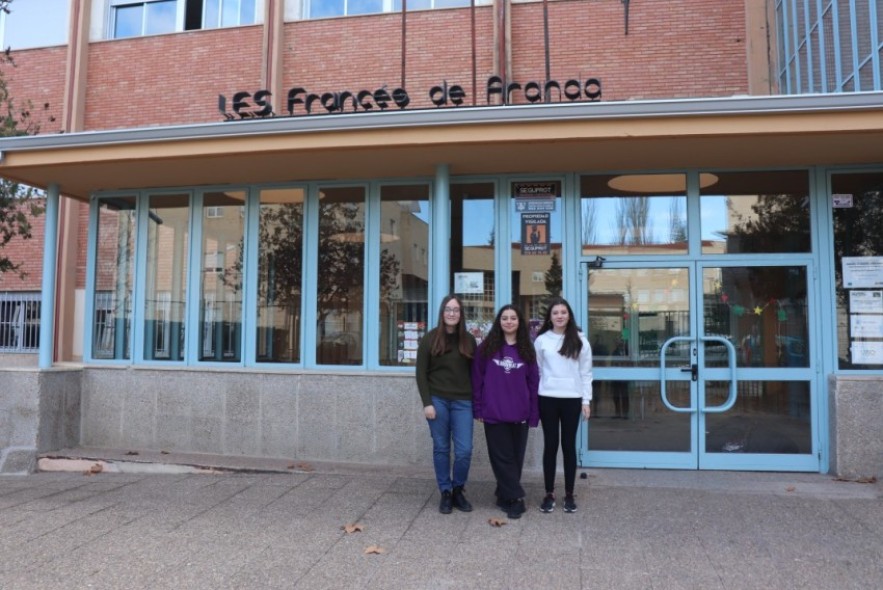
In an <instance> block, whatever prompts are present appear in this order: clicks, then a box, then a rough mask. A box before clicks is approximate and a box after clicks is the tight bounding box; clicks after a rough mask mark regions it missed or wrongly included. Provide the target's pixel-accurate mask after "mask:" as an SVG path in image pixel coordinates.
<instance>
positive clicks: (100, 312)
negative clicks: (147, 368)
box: [92, 196, 152, 359]
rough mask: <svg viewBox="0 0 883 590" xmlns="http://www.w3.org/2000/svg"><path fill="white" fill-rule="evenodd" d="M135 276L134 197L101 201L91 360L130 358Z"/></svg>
mask: <svg viewBox="0 0 883 590" xmlns="http://www.w3.org/2000/svg"><path fill="white" fill-rule="evenodd" d="M151 223H152V221H151ZM134 272H135V197H134V196H120V197H113V198H105V199H102V200H101V202H100V206H99V208H98V236H97V252H96V256H95V285H94V288H93V291H94V293H95V298H94V300H93V308H94V309H93V316H92V358H98V359H129V358H131V342H130V341H129V332H130V329H131V326H132V279H133V276H134Z"/></svg>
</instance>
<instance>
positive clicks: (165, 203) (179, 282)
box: [144, 193, 190, 361]
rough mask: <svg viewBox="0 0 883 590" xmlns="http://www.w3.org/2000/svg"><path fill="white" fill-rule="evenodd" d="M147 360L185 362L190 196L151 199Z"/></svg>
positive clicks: (148, 255) (146, 300)
mask: <svg viewBox="0 0 883 590" xmlns="http://www.w3.org/2000/svg"><path fill="white" fill-rule="evenodd" d="M148 208H149V212H148V220H147V276H146V278H145V282H146V285H145V292H146V294H145V299H144V307H145V309H144V359H145V360H162V361H180V360H183V359H184V320H185V319H186V314H185V312H186V308H187V304H186V302H187V260H188V255H189V248H188V241H189V239H190V234H189V231H188V228H189V226H190V195H189V194H188V193H179V194H157V195H150V197H149V199H148Z"/></svg>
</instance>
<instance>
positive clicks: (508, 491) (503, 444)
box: [484, 422, 528, 500]
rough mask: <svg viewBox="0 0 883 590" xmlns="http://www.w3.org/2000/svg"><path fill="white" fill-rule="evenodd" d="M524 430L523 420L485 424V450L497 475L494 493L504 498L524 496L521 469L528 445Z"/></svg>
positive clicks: (510, 498) (526, 428) (511, 498)
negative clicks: (520, 421)
mask: <svg viewBox="0 0 883 590" xmlns="http://www.w3.org/2000/svg"><path fill="white" fill-rule="evenodd" d="M527 430H528V426H527V423H526V422H522V423H519V424H513V423H504V424H488V423H485V425H484V438H485V440H486V441H487V454H488V458H489V459H490V460H491V469H493V470H494V477H495V478H496V479H497V494H499V496H500V498H502V499H503V500H517V499H519V498H523V497H524V488H523V487H521V472H522V470H523V468H524V453H525V451H526V449H527Z"/></svg>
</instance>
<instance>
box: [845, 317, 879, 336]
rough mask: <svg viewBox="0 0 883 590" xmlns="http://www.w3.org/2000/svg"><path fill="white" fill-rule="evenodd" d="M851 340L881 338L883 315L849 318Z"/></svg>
mask: <svg viewBox="0 0 883 590" xmlns="http://www.w3.org/2000/svg"><path fill="white" fill-rule="evenodd" d="M849 336H850V337H851V338H883V315H851V316H849Z"/></svg>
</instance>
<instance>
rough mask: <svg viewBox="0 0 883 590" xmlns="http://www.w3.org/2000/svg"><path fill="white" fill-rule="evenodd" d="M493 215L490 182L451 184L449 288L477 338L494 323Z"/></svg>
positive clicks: (467, 324)
mask: <svg viewBox="0 0 883 590" xmlns="http://www.w3.org/2000/svg"><path fill="white" fill-rule="evenodd" d="M494 218H495V215H494V184H493V183H491V182H476V183H471V184H452V185H451V250H450V261H451V262H450V264H451V273H452V276H451V282H450V285H451V289H450V291H452V292H454V293H457V294H458V295H459V296H460V298H461V301H462V303H463V307H464V309H463V312H464V313H465V314H466V315H465V318H466V326H467V328H468V329H469V331H470V332H472V334H473V335H474V336H475V338H476V339H477V340H478V341H481V340H482V339H483V338H484V337H485V335H486V334H487V333H488V331H489V330H490V329H491V325H492V324H493V323H494V315H495V312H494V297H495V292H494V242H495V235H494ZM424 255H425V254H424Z"/></svg>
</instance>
